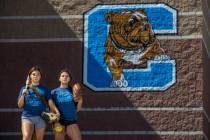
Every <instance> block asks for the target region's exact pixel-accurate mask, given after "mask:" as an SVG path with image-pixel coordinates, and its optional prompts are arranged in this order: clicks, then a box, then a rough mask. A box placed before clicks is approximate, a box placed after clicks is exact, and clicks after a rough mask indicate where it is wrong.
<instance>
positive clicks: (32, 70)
mask: <svg viewBox="0 0 210 140" xmlns="http://www.w3.org/2000/svg"><path fill="white" fill-rule="evenodd" d="M34 71H39V73H40V75H41V77H42V70H41V68H40V67H39V66H34V67H32V68H31V69H30V70H29V72H28V76H30V75H31V73H32V72H34Z"/></svg>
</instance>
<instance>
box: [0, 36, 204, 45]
mask: <svg viewBox="0 0 210 140" xmlns="http://www.w3.org/2000/svg"><path fill="white" fill-rule="evenodd" d="M157 38H158V39H160V40H169V39H171V40H172V39H175V40H186V39H202V35H201V34H197V35H185V36H167V35H164V36H162V35H161V36H157ZM71 41H72V42H74V41H83V38H30V39H26V38H11V39H8V38H5V39H0V43H27V42H71Z"/></svg>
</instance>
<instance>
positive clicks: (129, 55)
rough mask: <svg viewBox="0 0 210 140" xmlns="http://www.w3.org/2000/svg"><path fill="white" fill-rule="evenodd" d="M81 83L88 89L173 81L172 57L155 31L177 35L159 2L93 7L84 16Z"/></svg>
mask: <svg viewBox="0 0 210 140" xmlns="http://www.w3.org/2000/svg"><path fill="white" fill-rule="evenodd" d="M84 18H85V19H84V20H85V22H84V65H83V66H84V67H83V83H84V84H85V85H86V86H87V87H89V88H91V89H92V90H94V91H163V90H166V89H168V88H169V87H170V86H171V85H173V84H174V83H175V81H176V70H175V60H173V59H171V58H170V56H168V55H167V54H166V53H165V50H164V49H163V48H162V47H161V45H160V42H159V40H158V39H157V38H156V34H174V33H177V11H176V10H174V9H172V8H171V7H168V6H167V5H165V4H135V5H97V6H96V7H95V8H93V9H92V10H90V11H89V12H87V13H86V14H85V15H84Z"/></svg>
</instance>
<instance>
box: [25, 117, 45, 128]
mask: <svg viewBox="0 0 210 140" xmlns="http://www.w3.org/2000/svg"><path fill="white" fill-rule="evenodd" d="M21 119H22V122H28V123H31V124H33V125H34V126H35V128H45V127H46V123H45V121H44V120H43V119H42V118H41V117H40V116H34V117H25V116H22V118H21Z"/></svg>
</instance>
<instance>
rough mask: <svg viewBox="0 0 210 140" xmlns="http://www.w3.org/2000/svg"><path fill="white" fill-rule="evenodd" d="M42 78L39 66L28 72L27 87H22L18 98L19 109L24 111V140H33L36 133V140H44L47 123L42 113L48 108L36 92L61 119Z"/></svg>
mask: <svg viewBox="0 0 210 140" xmlns="http://www.w3.org/2000/svg"><path fill="white" fill-rule="evenodd" d="M41 77H42V73H41V70H40V68H39V67H38V66H35V67H32V68H31V69H30V70H29V72H28V78H27V80H26V86H24V87H22V88H21V90H20V92H19V96H18V101H17V104H18V107H19V108H22V109H23V112H22V116H21V130H22V135H23V138H22V139H23V140H31V138H32V135H33V133H34V132H35V136H36V140H43V137H44V132H45V128H46V123H45V121H44V120H43V119H42V117H41V113H42V112H43V111H45V110H46V108H47V106H46V105H45V104H44V103H43V102H42V101H41V100H40V99H39V98H38V97H37V96H36V94H35V93H34V90H32V89H36V91H37V92H38V93H39V94H40V96H42V97H44V98H45V99H46V101H47V103H48V105H49V107H50V109H51V110H52V111H53V112H54V113H55V115H56V117H57V118H59V116H60V113H59V111H58V109H57V108H56V106H55V105H54V103H53V101H52V99H51V95H50V91H49V90H48V88H46V87H44V86H41V85H40V80H41Z"/></svg>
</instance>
